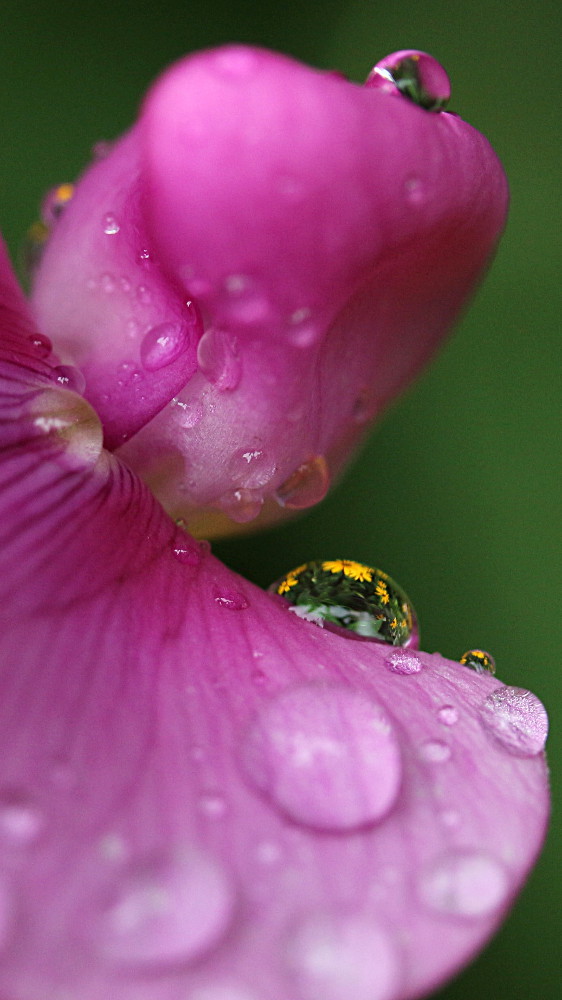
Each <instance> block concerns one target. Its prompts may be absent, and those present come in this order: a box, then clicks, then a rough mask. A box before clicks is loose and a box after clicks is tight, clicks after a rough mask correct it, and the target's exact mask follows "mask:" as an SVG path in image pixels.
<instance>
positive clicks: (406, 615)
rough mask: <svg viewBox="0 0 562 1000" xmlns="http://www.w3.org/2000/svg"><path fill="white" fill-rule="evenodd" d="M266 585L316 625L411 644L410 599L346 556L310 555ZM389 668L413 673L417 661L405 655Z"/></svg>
mask: <svg viewBox="0 0 562 1000" xmlns="http://www.w3.org/2000/svg"><path fill="white" fill-rule="evenodd" d="M269 590H270V592H272V593H275V594H278V595H279V596H280V597H283V598H284V599H285V600H286V601H288V602H289V603H290V604H291V605H292V608H291V610H292V609H293V608H294V609H295V611H296V613H297V614H299V615H300V617H304V618H307V619H308V620H310V621H313V622H315V623H316V624H320V625H322V626H326V625H327V626H328V627H332V628H337V629H338V630H340V629H341V630H344V631H346V632H348V633H350V634H351V635H353V636H355V637H360V638H363V639H372V640H374V641H376V642H382V643H387V644H389V645H392V646H411V647H413V648H415V647H417V642H418V639H419V635H418V628H417V620H416V615H415V612H414V609H413V606H412V603H411V601H410V599H409V597H408V596H407V594H406V593H405V592H404V591H403V590H402V588H401V587H400V586H399V585H398V584H397V583H395V581H394V580H392V579H391V578H390V577H389V576H388V575H387V574H386V573H383V571H382V570H380V569H375V568H373V567H372V566H366V565H364V564H363V563H359V562H355V561H354V560H352V559H327V560H315V561H313V562H308V563H304V564H303V565H302V566H297V568H296V569H293V570H291V571H290V572H289V573H287V574H286V575H285V576H284V577H282V579H280V580H277V581H276V582H275V583H273V584H272V585H271V587H270V588H269ZM418 664H420V665H419V666H418ZM389 668H390V669H391V670H394V672H395V673H415V672H417V671H418V670H419V669H421V661H419V660H418V658H417V657H411V656H410V657H409V658H407V663H405V664H404V665H403V666H399V665H398V664H397V666H394V665H390V666H389Z"/></svg>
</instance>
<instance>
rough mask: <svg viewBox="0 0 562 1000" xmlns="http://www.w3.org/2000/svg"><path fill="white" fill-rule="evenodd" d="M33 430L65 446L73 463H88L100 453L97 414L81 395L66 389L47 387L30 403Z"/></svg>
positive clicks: (68, 458)
mask: <svg viewBox="0 0 562 1000" xmlns="http://www.w3.org/2000/svg"><path fill="white" fill-rule="evenodd" d="M29 415H30V418H31V421H32V424H33V428H34V430H35V431H36V432H37V433H38V434H44V435H45V436H47V435H48V436H49V437H50V438H51V440H52V441H53V443H55V444H56V445H58V446H59V447H61V448H64V454H65V459H66V461H67V462H68V464H69V465H70V466H72V467H82V466H85V465H91V464H93V463H94V462H96V461H97V459H98V458H99V456H100V454H101V450H102V444H103V432H102V428H101V424H100V421H99V418H98V416H97V414H96V413H95V412H94V410H93V409H92V407H91V406H90V404H89V403H87V402H86V400H85V399H83V398H82V397H81V396H77V395H76V394H75V393H74V392H69V391H68V390H67V389H46V390H45V391H44V392H40V393H38V394H37V396H35V397H34V399H33V400H32V402H31V403H30V405H29Z"/></svg>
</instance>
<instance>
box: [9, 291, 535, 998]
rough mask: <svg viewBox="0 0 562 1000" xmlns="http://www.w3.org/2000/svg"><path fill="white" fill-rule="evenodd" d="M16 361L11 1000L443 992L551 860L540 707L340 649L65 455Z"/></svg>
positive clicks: (366, 650) (448, 676)
mask: <svg viewBox="0 0 562 1000" xmlns="http://www.w3.org/2000/svg"><path fill="white" fill-rule="evenodd" d="M1 287H4V284H2V286H1ZM16 311H17V310H16ZM15 327H16V328H18V327H19V328H20V334H21V332H22V329H21V324H19V321H18V323H16V324H15ZM20 339H21V336H20ZM12 347H13V345H11V346H10V347H9V349H8V352H7V353H5V354H4V355H3V357H2V361H1V364H2V367H1V370H0V373H1V376H2V382H1V395H0V414H1V417H2V423H1V430H0V441H1V443H2V461H1V463H0V475H1V477H2V489H1V492H0V505H1V508H0V524H1V526H2V533H3V538H2V544H1V545H0V569H1V572H0V588H1V591H2V593H1V599H0V613H1V616H2V630H1V633H0V642H1V647H2V656H1V658H0V676H1V683H2V698H1V699H0V715H1V721H0V739H1V740H2V750H1V753H0V838H1V841H2V860H3V865H2V878H1V881H0V903H1V918H2V919H1V921H0V923H1V933H2V941H1V947H2V949H3V950H2V963H1V965H0V990H1V992H2V995H3V996H6V997H7V998H10V1000H12V997H14V998H15V997H17V998H18V1000H20V998H21V997H25V1000H39V998H41V1000H46V998H47V1000H55V997H57V998H60V997H61V995H62V996H64V995H70V996H72V998H73V1000H102V998H103V1000H106V998H107V997H110V996H111V997H119V1000H224V998H226V997H228V1000H234V998H235V1000H296V998H298V1000H344V998H345V1000H348V998H349V997H350V996H353V997H354V1000H399V998H409V997H415V996H419V995H420V994H422V993H425V992H427V991H429V990H431V989H433V988H435V987H436V986H437V985H439V983H441V982H442V981H443V979H444V978H446V977H447V976H450V975H452V974H453V973H454V972H455V971H456V970H457V969H458V968H459V967H460V965H462V964H463V963H464V962H466V961H468V960H469V959H470V957H472V955H473V954H474V953H475V951H476V950H477V949H478V948H479V947H481V946H482V944H483V943H484V942H485V941H486V940H487V938H488V936H489V935H490V933H491V932H492V931H493V930H494V928H495V927H496V926H497V924H498V923H499V921H500V920H501V918H502V917H503V915H504V914H505V912H506V909H507V908H508V907H509V905H510V904H511V902H512V900H513V897H514V895H515V893H516V891H517V890H518V888H519V887H520V885H521V883H522V881H523V879H524V877H525V875H526V873H527V871H528V869H529V866H530V865H531V864H532V862H533V860H534V858H535V856H536V853H537V851H538V849H539V846H540V843H541V841H542V837H543V834H544V827H545V823H546V818H547V812H548V805H547V802H548V794H547V793H548V789H547V776H546V768H545V763H544V756H543V753H542V746H543V743H544V738H545V735H546V729H545V717H544V715H543V714H542V713H541V709H540V708H539V707H538V705H537V703H536V702H535V701H532V703H531V702H529V698H530V696H528V695H527V694H525V693H524V692H523V693H522V692H519V693H517V692H515V691H514V689H510V688H505V687H504V686H503V685H502V684H501V682H500V681H498V680H497V678H493V677H491V676H489V675H485V674H477V673H475V672H473V671H471V670H470V669H468V668H466V667H463V666H461V665H459V664H457V663H451V662H449V661H446V660H444V659H443V658H442V657H440V656H439V655H437V654H436V655H433V656H430V655H428V654H424V653H419V654H417V653H413V652H411V651H410V650H405V651H399V650H394V651H392V650H391V649H388V648H385V647H384V646H381V645H378V644H376V643H370V642H362V641H357V640H354V639H346V638H342V637H340V636H338V635H335V634H333V633H329V632H326V631H323V630H321V629H319V628H317V627H316V626H314V625H311V624H310V623H307V622H305V621H301V620H300V619H298V618H297V617H296V616H295V615H294V614H292V613H291V612H290V610H289V608H288V606H287V605H286V604H285V603H284V602H283V600H282V599H281V598H275V597H274V596H272V595H269V594H265V593H263V592H262V591H260V590H258V589H257V588H255V587H253V586H252V585H251V584H249V583H247V582H245V581H243V580H241V579H239V578H238V577H236V576H235V575H234V574H232V573H230V572H229V571H228V570H227V569H226V568H224V567H223V566H221V564H220V563H218V562H217V561H216V560H215V559H214V558H213V557H212V556H211V555H210V554H209V553H208V552H207V550H206V549H205V548H204V547H201V546H199V545H198V544H197V543H195V542H193V541H192V540H191V539H190V538H189V537H188V536H187V535H185V533H184V532H182V531H180V530H179V529H178V528H177V527H176V526H175V525H174V524H173V522H172V521H171V520H170V519H169V518H168V517H167V516H166V515H165V514H164V513H163V511H162V509H161V508H160V507H159V506H158V505H157V504H156V502H155V501H154V500H153V498H152V497H151V495H150V494H149V493H148V491H147V490H146V488H145V487H143V486H142V485H141V484H140V483H139V481H138V480H137V479H136V478H135V477H134V475H133V474H132V473H131V472H130V471H129V470H128V469H126V468H125V467H124V466H123V465H121V464H120V463H119V461H118V460H116V459H115V458H114V457H111V456H107V455H106V454H105V453H103V452H102V453H101V454H99V455H98V456H97V457H96V454H95V452H94V450H84V449H81V448H80V447H78V449H74V450H73V449H70V450H69V447H68V444H67V442H68V441H69V440H70V441H72V440H73V433H74V427H75V425H74V424H72V425H71V426H70V429H68V428H67V431H64V433H62V438H61V428H60V425H59V424H58V423H57V422H56V421H55V422H54V423H52V422H49V420H44V421H43V422H40V423H39V424H37V415H38V413H39V414H41V413H49V412H51V410H52V409H53V407H52V405H51V401H50V397H51V396H54V397H55V398H58V394H59V393H60V392H61V391H62V390H60V388H57V387H53V386H52V384H51V387H50V388H49V387H47V388H46V385H47V376H45V380H44V381H43V380H42V376H41V375H40V373H37V372H35V371H29V370H28V369H26V368H22V367H19V368H16V365H15V363H14V359H13V351H12ZM66 395H67V396H70V397H72V398H73V399H75V400H76V403H75V405H76V407H77V411H78V412H81V411H80V408H81V407H83V406H85V405H86V404H84V402H83V400H81V399H80V398H79V397H75V396H74V394H72V393H69V392H68V391H67V392H66ZM49 406H50V407H51V410H49ZM30 427H31V428H34V432H33V434H31V435H30ZM63 430H64V428H63ZM38 442H40V443H39V444H38ZM413 660H415V668H414V666H413ZM522 701H523V702H524V703H525V704H524V705H523V704H522ZM529 704H531V709H529ZM494 706H498V710H497V711H496V708H495V707H494ZM492 719H493V720H495V721H494V722H492ZM529 720H531V721H530V722H529ZM525 728H526V730H527V737H528V738H527V739H525V738H522V731H523V730H525ZM523 735H524V734H523Z"/></svg>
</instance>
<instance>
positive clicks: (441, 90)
mask: <svg viewBox="0 0 562 1000" xmlns="http://www.w3.org/2000/svg"><path fill="white" fill-rule="evenodd" d="M365 86H367V87H373V88H377V89H379V90H382V91H383V92H384V93H387V94H396V95H398V96H402V97H406V98H407V99H408V100H410V101H412V102H413V103H414V104H417V105H419V107H421V108H425V110H426V111H443V110H444V109H445V107H446V105H447V104H448V102H449V99H450V97H451V83H450V80H449V77H448V76H447V73H446V72H445V70H444V69H443V67H442V66H441V64H440V63H438V62H437V60H436V59H434V58H433V56H430V55H428V54H427V52H419V51H418V50H416V49H404V50H402V51H400V52H394V53H393V54H392V55H389V56H385V58H384V59H381V60H380V61H379V62H378V63H377V64H376V66H375V67H374V68H373V69H372V70H371V72H370V73H369V76H368V77H367V80H366V81H365Z"/></svg>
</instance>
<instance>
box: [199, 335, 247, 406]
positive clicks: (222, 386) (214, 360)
mask: <svg viewBox="0 0 562 1000" xmlns="http://www.w3.org/2000/svg"><path fill="white" fill-rule="evenodd" d="M197 362H198V364H199V368H200V369H201V371H202V373H203V375H204V376H205V378H206V379H207V381H208V382H210V383H211V384H212V385H214V386H216V388H217V389H218V390H219V392H227V391H232V390H234V389H236V387H237V385H238V383H239V382H240V377H241V374H242V362H241V360H240V357H239V354H238V345H237V342H236V338H235V337H232V336H231V335H230V334H228V333H226V331H224V330H217V329H215V328H213V327H211V329H209V330H207V331H206V333H204V334H203V336H202V337H201V340H200V341H199V344H198V347H197Z"/></svg>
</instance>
